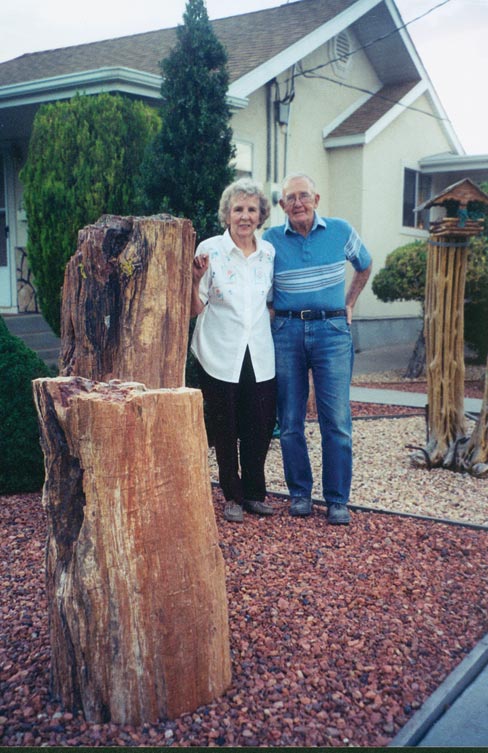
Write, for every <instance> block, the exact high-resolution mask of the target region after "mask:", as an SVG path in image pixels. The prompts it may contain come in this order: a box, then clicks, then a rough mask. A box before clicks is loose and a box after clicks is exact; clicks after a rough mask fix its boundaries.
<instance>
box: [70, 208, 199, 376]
mask: <svg viewBox="0 0 488 753" xmlns="http://www.w3.org/2000/svg"><path fill="white" fill-rule="evenodd" d="M194 249H195V231H194V230H193V226H192V223H191V222H190V220H186V219H178V218H176V217H171V216H170V215H155V216H153V217H118V216H114V215H104V216H103V217H101V218H100V219H99V220H98V222H96V223H95V224H94V225H88V226H87V227H85V228H83V229H82V230H80V232H79V234H78V248H77V250H76V252H75V253H74V254H73V256H72V257H71V259H70V261H69V262H68V264H67V267H66V272H65V277H64V285H63V296H62V307H61V353H60V360H59V373H60V374H61V375H62V376H84V377H86V378H88V379H94V380H98V381H107V380H109V379H111V378H113V377H115V378H117V379H124V380H136V381H140V382H143V383H144V384H145V385H146V386H147V387H152V388H158V387H181V386H183V384H184V378H185V363H186V349H187V344H188V323H189V320H190V292H191V266H192V260H193V254H194Z"/></svg>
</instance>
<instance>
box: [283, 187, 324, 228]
mask: <svg viewBox="0 0 488 753" xmlns="http://www.w3.org/2000/svg"><path fill="white" fill-rule="evenodd" d="M319 199H320V196H319V195H318V194H317V193H314V191H313V189H312V186H311V185H310V183H309V182H308V180H307V179H306V178H292V180H290V181H289V182H288V183H287V184H286V186H285V187H284V191H283V195H282V197H281V199H280V205H281V207H282V209H283V211H284V212H285V213H286V214H287V215H288V219H289V220H290V222H291V225H292V226H295V225H296V226H304V225H305V226H307V227H312V225H313V219H314V211H315V209H316V208H317V206H318V204H319Z"/></svg>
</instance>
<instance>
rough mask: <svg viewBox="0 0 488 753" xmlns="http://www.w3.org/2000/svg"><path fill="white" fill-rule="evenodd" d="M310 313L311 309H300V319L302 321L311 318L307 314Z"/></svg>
mask: <svg viewBox="0 0 488 753" xmlns="http://www.w3.org/2000/svg"><path fill="white" fill-rule="evenodd" d="M311 313H312V309H303V311H300V319H302V321H306V320H308V319H311V316H307V315H308V314H311Z"/></svg>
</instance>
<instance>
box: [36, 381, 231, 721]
mask: <svg viewBox="0 0 488 753" xmlns="http://www.w3.org/2000/svg"><path fill="white" fill-rule="evenodd" d="M34 395H35V401H36V405H37V409H38V413H39V416H40V421H41V441H42V445H43V450H44V455H45V463H46V483H45V486H44V492H43V503H44V506H45V509H46V512H47V518H48V544H47V590H48V601H49V611H50V637H51V647H52V690H53V693H54V695H55V696H56V697H58V698H60V699H61V701H62V703H63V705H64V706H65V707H67V708H72V709H82V710H83V712H84V715H85V717H86V719H87V720H90V721H107V720H112V721H114V722H117V723H129V724H140V723H143V722H145V721H149V722H154V721H156V720H157V719H161V718H164V717H174V716H176V715H179V714H181V713H183V712H186V711H192V710H194V709H196V708H197V707H198V706H199V705H201V704H204V703H208V702H209V701H210V700H212V699H214V698H215V697H217V696H219V695H220V694H221V693H222V692H223V691H224V690H225V689H226V688H227V686H228V685H229V683H230V654H229V633H228V616H227V596H226V590H225V577H224V564H223V557H222V554H221V551H220V548H219V543H218V535H217V527H216V523H215V516H214V511H213V506H212V500H211V490H210V483H209V470H208V461H207V442H206V436H205V428H204V421H203V405H202V396H201V392H200V391H199V390H192V389H185V388H179V389H172V390H170V389H164V390H148V389H146V388H145V387H144V386H143V385H141V384H136V383H121V382H118V381H114V382H113V383H95V382H92V381H90V380H87V379H83V378H80V377H58V378H56V379H38V380H35V382H34Z"/></svg>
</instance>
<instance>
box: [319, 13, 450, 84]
mask: <svg viewBox="0 0 488 753" xmlns="http://www.w3.org/2000/svg"><path fill="white" fill-rule="evenodd" d="M450 2H451V0H442V2H440V3H437V5H434V6H433V7H432V8H430V9H429V10H426V11H425V13H421V14H420V16H416V17H415V18H412V19H411V20H410V21H407V22H406V23H404V24H402V25H401V26H396V27H395V28H394V29H392V30H391V31H389V32H387V33H386V34H382V35H381V36H380V37H377V38H376V39H372V40H371V41H370V42H367V43H366V44H364V45H362V46H361V47H356V49H355V50H351V51H350V52H347V53H344V54H343V55H340V56H338V57H336V58H333V59H332V60H328V61H327V63H321V64H320V65H316V66H315V67H314V68H309V69H307V71H306V72H307V73H313V71H317V70H319V69H320V68H326V67H327V66H328V65H332V64H333V63H338V62H342V61H343V60H344V58H348V57H352V56H353V55H355V54H356V53H357V52H361V50H367V49H368V47H372V46H373V45H374V44H377V43H378V42H382V41H383V40H384V39H388V37H391V36H392V35H393V34H397V33H398V32H400V31H401V30H402V29H406V28H407V26H410V24H413V23H415V22H416V21H419V20H420V19H421V18H425V16H428V15H429V14H430V13H432V12H433V11H435V10H438V9H439V8H441V7H442V6H443V5H447V3H450Z"/></svg>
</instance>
